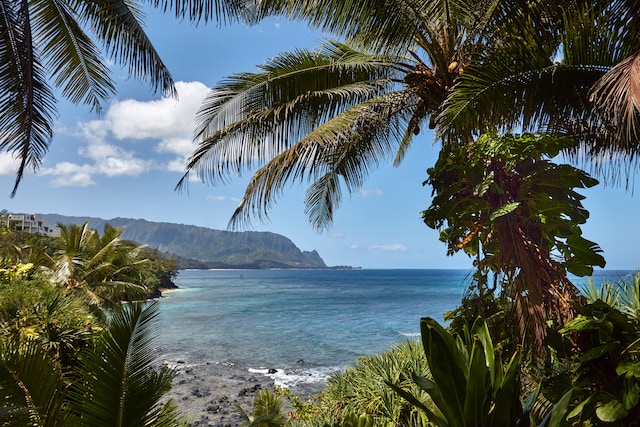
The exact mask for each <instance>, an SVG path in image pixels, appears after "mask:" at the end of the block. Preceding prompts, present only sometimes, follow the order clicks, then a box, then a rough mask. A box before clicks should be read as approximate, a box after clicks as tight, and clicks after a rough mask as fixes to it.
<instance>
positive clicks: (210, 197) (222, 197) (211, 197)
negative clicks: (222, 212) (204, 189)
mask: <svg viewBox="0 0 640 427" xmlns="http://www.w3.org/2000/svg"><path fill="white" fill-rule="evenodd" d="M207 200H227V196H216V195H214V194H208V195H207Z"/></svg>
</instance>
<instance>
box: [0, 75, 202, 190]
mask: <svg viewBox="0 0 640 427" xmlns="http://www.w3.org/2000/svg"><path fill="white" fill-rule="evenodd" d="M176 90H177V92H178V99H173V98H167V97H163V98H161V99H157V100H151V101H138V100H134V99H127V100H123V101H115V102H114V103H112V104H111V105H110V106H109V108H108V110H107V111H106V113H105V115H104V118H103V119H99V120H91V121H86V122H79V123H78V124H77V126H76V131H75V136H76V137H78V138H80V139H81V140H83V141H84V142H86V145H85V146H83V147H82V148H80V149H79V150H78V154H79V155H80V156H81V157H84V158H87V159H89V160H90V161H91V162H89V164H82V165H79V164H73V163H69V162H63V163H59V164H57V165H55V166H54V167H53V168H48V169H44V170H43V171H42V173H43V174H44V175H52V176H55V177H56V179H55V181H54V182H53V184H54V185H72V186H86V185H92V184H95V181H94V177H95V176H97V175H102V176H106V177H117V176H140V175H142V174H144V173H146V172H149V171H150V170H155V169H163V170H167V171H171V172H184V167H185V164H186V159H187V158H188V156H190V155H191V153H192V152H193V149H194V148H195V145H194V144H193V142H192V134H193V130H194V120H195V115H196V112H197V110H198V109H199V108H200V104H201V102H202V100H203V99H204V97H205V96H206V94H207V90H208V89H207V87H206V86H205V85H204V84H202V83H200V82H176ZM143 140H150V141H152V143H153V146H152V147H143V148H142V149H141V150H140V151H142V152H144V153H145V154H144V155H142V154H140V152H138V151H134V150H131V149H130V148H127V144H129V145H130V144H132V143H136V142H137V141H143ZM149 148H151V149H149ZM154 152H155V153H167V154H169V155H173V156H175V157H174V158H173V159H170V160H166V159H165V160H160V159H159V158H158V159H156V158H153V157H154V156H153V153H154ZM143 156H144V157H143ZM155 157H157V156H155ZM2 161H3V159H1V158H0V168H2V166H3V163H2ZM0 173H2V169H0Z"/></svg>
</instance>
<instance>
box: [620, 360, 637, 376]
mask: <svg viewBox="0 0 640 427" xmlns="http://www.w3.org/2000/svg"><path fill="white" fill-rule="evenodd" d="M616 374H618V375H624V376H625V377H626V378H632V377H635V378H640V362H634V361H631V360H625V361H623V362H620V364H618V366H617V367H616Z"/></svg>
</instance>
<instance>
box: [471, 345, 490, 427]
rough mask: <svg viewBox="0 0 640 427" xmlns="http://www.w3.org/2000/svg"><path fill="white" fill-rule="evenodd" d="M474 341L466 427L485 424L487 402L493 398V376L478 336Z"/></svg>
mask: <svg viewBox="0 0 640 427" xmlns="http://www.w3.org/2000/svg"><path fill="white" fill-rule="evenodd" d="M473 341H474V342H473V345H472V348H471V354H470V360H469V371H468V374H467V387H466V390H465V400H464V420H465V424H464V425H465V426H480V425H483V424H484V418H485V416H486V415H487V408H488V405H486V404H485V402H487V401H488V402H490V401H491V397H492V396H491V395H492V390H491V375H490V373H489V370H488V369H487V363H486V360H485V357H484V349H483V348H482V344H481V343H480V341H479V339H478V338H477V336H476V337H474V338H473Z"/></svg>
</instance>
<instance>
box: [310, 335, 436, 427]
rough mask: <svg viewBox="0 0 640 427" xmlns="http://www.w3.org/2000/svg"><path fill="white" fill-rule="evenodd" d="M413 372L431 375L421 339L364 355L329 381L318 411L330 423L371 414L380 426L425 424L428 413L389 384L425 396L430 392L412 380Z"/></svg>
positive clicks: (321, 395) (320, 398) (423, 397)
mask: <svg viewBox="0 0 640 427" xmlns="http://www.w3.org/2000/svg"><path fill="white" fill-rule="evenodd" d="M413 374H417V375H423V376H426V375H429V367H428V365H427V360H426V359H425V356H424V350H423V348H422V346H421V344H420V342H419V341H417V340H412V341H407V342H404V343H399V344H397V345H396V346H394V347H392V348H391V349H389V350H388V351H385V352H383V353H380V354H376V355H371V356H361V357H359V358H358V361H357V363H356V364H354V365H352V366H349V367H347V368H346V369H345V370H344V372H340V373H337V374H335V375H333V376H332V377H330V378H329V379H328V381H327V386H326V388H325V390H323V392H322V393H321V394H320V396H319V397H318V399H319V402H318V404H317V406H318V409H317V411H316V412H317V413H319V414H322V415H324V416H328V418H329V420H325V422H327V423H329V424H340V423H342V422H344V421H345V420H346V419H347V418H349V417H350V416H361V415H362V416H368V417H370V418H372V419H373V420H374V421H375V422H376V423H378V425H412V426H425V425H428V421H427V419H426V417H425V416H424V414H422V413H421V412H419V411H418V410H417V409H416V408H415V407H414V406H413V405H411V404H408V403H407V402H406V401H405V400H404V399H402V398H401V397H400V396H398V395H397V394H396V393H395V392H394V391H393V390H391V389H390V388H389V387H387V383H389V384H393V385H394V386H395V387H397V388H400V389H402V390H404V391H405V392H407V393H412V394H414V395H416V396H419V397H420V398H421V399H425V398H426V397H427V395H426V394H425V393H424V392H423V391H422V390H420V388H419V387H418V386H416V385H415V384H414V383H413V381H412V380H411V376H412V375H413Z"/></svg>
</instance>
